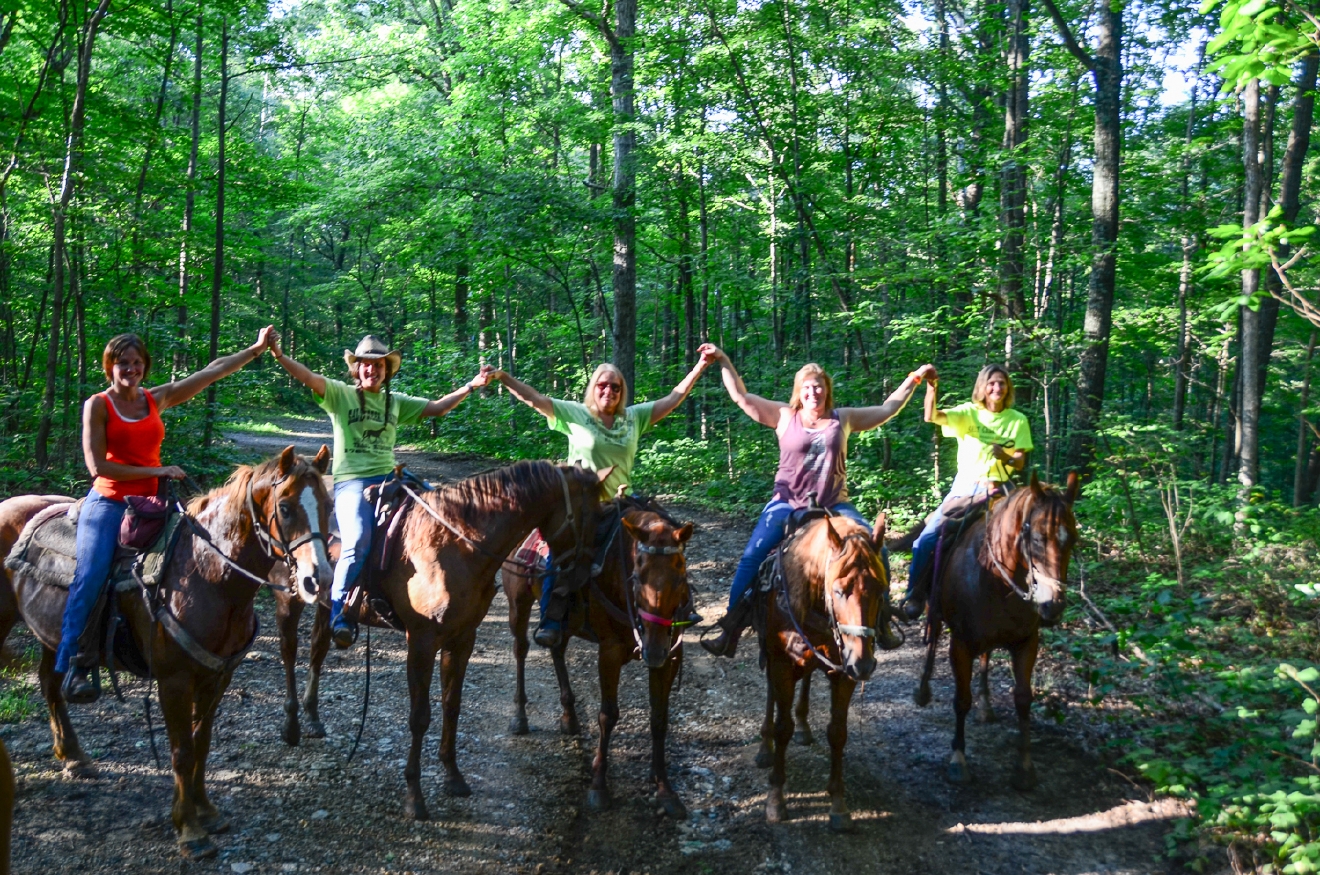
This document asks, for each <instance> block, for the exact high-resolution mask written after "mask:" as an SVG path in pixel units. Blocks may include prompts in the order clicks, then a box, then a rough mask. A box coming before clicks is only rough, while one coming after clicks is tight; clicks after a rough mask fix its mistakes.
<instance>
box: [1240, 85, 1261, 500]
mask: <svg viewBox="0 0 1320 875" xmlns="http://www.w3.org/2000/svg"><path fill="white" fill-rule="evenodd" d="M1242 116H1243V118H1242V124H1243V127H1242V166H1243V169H1244V173H1245V176H1244V181H1243V189H1242V227H1243V228H1250V227H1251V226H1253V225H1255V224H1256V223H1257V222H1258V221H1260V205H1261V195H1262V193H1263V191H1264V185H1263V179H1262V173H1261V161H1260V158H1261V155H1260V147H1261V97H1260V80H1259V79H1252V80H1251V81H1250V82H1249V83H1247V87H1246V89H1245V91H1244V93H1243V97H1242ZM1259 291H1260V271H1259V270H1244V271H1242V295H1243V297H1244V298H1254V297H1255V296H1256V294H1257V293H1258V292H1259ZM1239 316H1240V318H1241V320H1242V323H1241V324H1242V346H1241V347H1240V352H1239V355H1238V384H1239V391H1240V392H1241V397H1242V401H1241V403H1240V405H1239V407H1238V424H1239V425H1238V432H1239V434H1240V436H1241V437H1240V439H1239V443H1238V485H1239V486H1240V487H1241V488H1242V491H1241V493H1240V495H1239V500H1240V501H1241V502H1242V503H1243V504H1245V503H1246V502H1247V500H1248V498H1249V495H1250V492H1251V489H1252V487H1254V486H1255V485H1256V484H1257V482H1258V481H1259V480H1260V401H1261V398H1260V388H1259V387H1260V340H1261V336H1260V325H1261V314H1260V311H1259V310H1258V309H1257V308H1254V307H1248V306H1244V307H1242V308H1241V309H1240V310H1239Z"/></svg>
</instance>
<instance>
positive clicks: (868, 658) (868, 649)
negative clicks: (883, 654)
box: [843, 638, 876, 681]
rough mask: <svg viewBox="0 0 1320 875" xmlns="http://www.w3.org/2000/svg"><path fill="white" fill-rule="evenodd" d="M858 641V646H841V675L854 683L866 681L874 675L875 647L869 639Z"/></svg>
mask: <svg viewBox="0 0 1320 875" xmlns="http://www.w3.org/2000/svg"><path fill="white" fill-rule="evenodd" d="M859 640H860V641H861V644H860V645H859V646H852V645H849V644H848V643H845V644H844V645H843V673H844V674H846V675H847V676H848V677H850V678H852V679H853V680H855V681H868V680H870V679H871V675H872V674H874V673H875V667H876V658H875V645H874V644H873V643H872V641H871V639H870V638H862V639H859Z"/></svg>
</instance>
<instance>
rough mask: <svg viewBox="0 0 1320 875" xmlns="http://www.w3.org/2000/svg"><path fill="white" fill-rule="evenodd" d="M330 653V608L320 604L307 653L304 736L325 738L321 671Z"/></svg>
mask: <svg viewBox="0 0 1320 875" xmlns="http://www.w3.org/2000/svg"><path fill="white" fill-rule="evenodd" d="M329 652H330V608H329V607H327V606H326V605H323V604H321V603H320V602H318V603H317V605H316V614H315V616H313V617H312V640H311V644H310V645H309V647H308V653H307V689H306V690H304V691H303V700H302V707H303V713H304V714H305V715H307V719H306V720H304V721H303V723H305V724H306V728H305V729H303V735H306V736H307V737H308V738H325V724H324V723H322V722H321V708H320V701H321V671H322V669H323V668H324V666H325V657H326V654H327V653H329Z"/></svg>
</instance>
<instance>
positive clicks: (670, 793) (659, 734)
mask: <svg viewBox="0 0 1320 875" xmlns="http://www.w3.org/2000/svg"><path fill="white" fill-rule="evenodd" d="M682 666H683V648H681V647H680V648H679V649H678V652H677V653H675V654H674V655H673V656H672V657H671V658H670V660H669V661H668V662H666V663H665V665H664V667H663V668H653V669H651V670H650V672H649V675H650V677H649V680H650V686H651V780H652V781H654V782H655V798H656V801H657V802H659V803H660V806H661V807H662V808H663V809H664V811H665V814H667V815H669V816H670V817H672V818H674V819H675V820H687V816H688V810H687V806H686V805H684V804H683V800H682V799H680V798H678V794H677V793H675V792H674V788H673V786H672V785H670V783H669V766H668V765H667V764H666V763H665V739H666V738H667V737H668V735H669V694H670V692H671V691H672V690H673V688H674V678H676V677H678V672H679V670H680V669H681V668H682Z"/></svg>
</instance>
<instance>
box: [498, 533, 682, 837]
mask: <svg viewBox="0 0 1320 875" xmlns="http://www.w3.org/2000/svg"><path fill="white" fill-rule="evenodd" d="M691 537H692V523H686V524H684V525H682V526H678V525H675V524H673V523H671V522H670V521H669V520H666V519H665V518H664V517H662V516H661V515H660V514H657V513H653V512H651V511H646V510H638V509H628V510H625V511H624V512H623V516H622V519H621V521H620V526H619V528H618V529H617V530H616V531H615V533H614V535H613V539H612V540H611V542H610V544H609V545H608V546H607V547H606V548H605V553H604V556H603V559H602V567H601V573H600V574H599V575H598V576H597V577H595V578H594V579H593V580H592V582H591V585H590V588H589V589H590V598H588V599H587V603H586V604H587V609H586V611H585V612H582V613H580V614H575V616H574V617H573V618H571V621H570V624H569V632H570V633H571V634H575V635H579V636H581V635H583V634H584V631H585V630H586V629H588V628H589V629H590V631H591V632H592V633H594V635H595V636H596V637H597V638H598V639H599V642H600V644H599V650H598V673H599V677H600V712H599V714H598V716H597V723H598V725H599V727H600V739H599V743H598V744H597V746H596V755H595V757H594V758H593V759H592V763H591V789H590V790H589V791H588V793H587V804H588V806H589V807H590V808H592V809H593V810H597V811H599V810H602V809H604V808H606V807H608V806H609V802H610V791H609V781H608V771H609V748H610V737H611V734H612V733H613V732H614V727H615V725H617V724H618V722H619V676H620V673H621V672H622V670H623V666H624V663H626V662H629V661H631V660H633V659H638V658H640V659H641V660H642V661H643V662H644V663H645V664H646V667H647V668H648V669H649V672H648V675H649V680H650V698H651V780H652V781H653V782H654V783H655V787H656V801H658V802H659V803H660V805H661V807H662V808H663V809H664V811H665V813H666V814H668V815H669V816H670V817H674V818H677V819H680V820H681V819H685V818H686V817H687V808H686V807H685V806H684V805H683V801H682V799H680V798H679V796H678V794H677V793H676V792H675V791H674V788H673V786H672V785H671V784H670V782H669V769H668V766H667V765H666V762H665V739H666V737H667V735H668V731H669V694H670V691H671V690H672V689H673V686H674V679H675V678H676V677H677V676H678V672H679V670H680V669H681V668H682V665H683V635H682V631H681V627H682V625H683V619H682V618H679V623H678V624H677V625H676V624H675V622H674V620H675V618H676V617H677V615H678V613H679V611H680V610H681V609H683V608H684V607H685V606H687V605H689V604H690V603H691V596H690V593H689V590H688V578H687V561H686V559H685V557H684V550H685V548H686V545H687V542H688V539H689V538H691ZM503 579H504V593H505V595H506V596H507V597H508V599H509V629H510V631H512V632H513V640H514V657H515V662H516V663H517V689H516V692H515V693H514V709H515V713H514V717H513V719H512V721H510V724H509V729H510V731H511V732H513V733H514V734H517V735H524V734H526V733H527V731H528V727H527V708H526V706H527V693H526V689H525V686H524V676H525V664H526V659H527V647H528V645H527V623H528V618H529V617H530V615H531V607H532V599H533V596H534V595H539V589H540V578H539V576H537V575H532V574H529V573H528V569H527V567H526V565H505V567H504V572H503ZM567 648H568V636H566V637H565V641H564V643H563V644H562V645H560V646H559V647H555V648H552V649H551V651H550V654H551V657H552V659H553V660H554V664H555V676H556V677H557V678H558V680H559V701H560V704H561V706H562V708H563V711H562V713H561V715H560V718H559V726H560V729H561V731H563V732H564V733H566V734H572V735H577V734H578V733H579V732H580V731H581V730H580V728H579V726H578V719H577V712H576V709H575V706H574V702H575V699H574V696H573V690H572V687H571V686H570V685H569V679H568V664H567V662H566V661H565V653H566V651H567Z"/></svg>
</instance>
